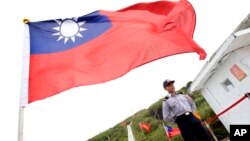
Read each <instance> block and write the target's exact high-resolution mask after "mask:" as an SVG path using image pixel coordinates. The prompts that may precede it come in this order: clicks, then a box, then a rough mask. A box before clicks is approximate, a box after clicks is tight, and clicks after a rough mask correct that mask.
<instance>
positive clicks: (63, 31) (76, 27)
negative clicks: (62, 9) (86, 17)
mask: <svg viewBox="0 0 250 141" xmlns="http://www.w3.org/2000/svg"><path fill="white" fill-rule="evenodd" d="M55 21H56V23H57V24H58V26H57V27H54V28H53V29H55V30H57V31H58V32H57V33H54V34H53V36H59V37H58V39H57V41H60V40H62V39H64V44H66V43H67V41H68V40H69V39H71V41H72V42H75V38H76V36H77V37H83V35H82V34H81V33H80V32H82V31H85V30H87V29H86V28H82V27H81V26H82V25H83V24H84V23H85V21H83V22H77V18H72V19H64V20H61V21H60V20H55Z"/></svg>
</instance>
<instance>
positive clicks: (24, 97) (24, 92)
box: [18, 19, 30, 141]
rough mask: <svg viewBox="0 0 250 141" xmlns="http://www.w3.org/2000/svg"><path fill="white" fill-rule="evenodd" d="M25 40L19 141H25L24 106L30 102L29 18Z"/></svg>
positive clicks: (25, 26) (26, 21)
mask: <svg viewBox="0 0 250 141" xmlns="http://www.w3.org/2000/svg"><path fill="white" fill-rule="evenodd" d="M23 22H24V23H25V25H24V28H25V30H24V42H23V58H22V59H23V60H22V61H23V62H22V76H21V93H20V105H19V117H18V141H23V129H24V108H25V106H26V105H27V104H28V85H29V84H28V83H29V82H28V80H29V60H30V59H29V58H30V37H29V27H28V25H27V23H28V22H29V20H27V19H24V20H23Z"/></svg>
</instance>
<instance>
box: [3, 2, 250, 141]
mask: <svg viewBox="0 0 250 141" xmlns="http://www.w3.org/2000/svg"><path fill="white" fill-rule="evenodd" d="M144 1H151V0H143V1H142V0H113V1H111V0H105V1H100V0H89V1H86V0H85V1H84V0H70V1H66V0H65V1H62V0H50V1H47V0H36V1H34V0H22V1H19V0H0V141H15V140H17V131H18V108H19V95H20V89H21V74H22V73H21V70H22V52H23V35H24V25H23V23H22V20H23V19H24V18H28V19H29V20H30V21H40V20H47V19H57V18H66V17H77V16H82V15H84V14H87V13H90V12H93V11H96V10H99V9H103V10H118V9H121V8H123V7H126V6H128V5H131V4H134V3H138V2H144ZM190 2H191V3H192V4H193V6H194V8H195V10H196V14H197V23H196V30H195V34H194V40H195V41H196V42H197V43H198V44H199V45H200V46H201V47H202V48H204V49H205V50H206V52H207V54H208V57H207V59H206V60H204V61H200V60H199V56H198V55H197V54H196V53H188V54H181V55H175V56H171V57H166V58H163V59H160V60H157V61H154V62H151V63H149V64H146V65H143V66H141V67H139V68H136V69H134V70H132V71H130V72H129V73H127V74H126V75H125V76H123V77H120V78H118V79H115V80H112V81H109V82H106V83H103V84H97V85H91V86H82V87H77V88H73V89H70V90H68V91H65V92H62V93H60V94H58V95H56V96H53V97H50V98H47V99H45V100H41V101H37V102H34V103H32V104H30V105H28V106H27V107H26V108H25V111H24V141H56V140H60V141H69V140H70V141H83V140H87V139H88V138H91V137H92V136H94V135H96V134H98V133H100V132H102V131H105V130H106V129H108V128H110V127H112V126H114V125H116V124H118V123H119V122H121V121H122V120H124V119H126V118H127V117H128V116H130V115H133V114H134V113H136V112H137V111H139V110H141V109H143V108H148V106H150V105H151V104H152V103H154V102H156V101H157V100H159V99H160V98H162V97H163V96H164V95H166V92H165V91H164V90H163V88H162V82H163V81H164V80H165V79H167V78H168V79H174V80H176V87H177V89H178V88H181V87H182V86H184V85H185V84H186V83H187V82H188V81H191V80H194V78H195V77H196V75H197V74H198V72H199V71H200V69H201V68H202V66H203V65H204V64H205V62H206V61H207V60H208V59H209V58H210V56H211V55H212V54H213V53H214V52H215V50H216V49H217V48H218V47H219V46H220V45H221V44H222V43H223V41H224V40H225V39H226V38H227V36H229V34H230V33H232V31H233V30H234V29H235V28H236V27H237V26H238V25H239V24H240V22H241V21H242V20H243V19H244V18H245V17H246V16H247V14H248V13H249V12H250V11H249V4H250V1H249V0H237V1H236V0H190Z"/></svg>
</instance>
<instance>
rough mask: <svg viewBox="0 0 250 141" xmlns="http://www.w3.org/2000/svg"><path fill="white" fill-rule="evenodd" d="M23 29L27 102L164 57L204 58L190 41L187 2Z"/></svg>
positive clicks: (146, 5)
mask: <svg viewBox="0 0 250 141" xmlns="http://www.w3.org/2000/svg"><path fill="white" fill-rule="evenodd" d="M28 26H29V37H30V38H29V39H30V45H29V46H30V70H29V90H28V93H29V95H28V102H29V103H30V102H33V101H36V100H41V99H44V98H47V97H49V96H53V95H55V94H57V93H60V92H62V91H65V90H68V89H70V88H72V87H77V86H83V85H91V84H97V83H103V82H107V81H109V80H112V79H115V78H118V77H120V76H122V75H124V74H126V73H127V72H128V71H130V70H131V69H134V68H136V67H138V66H140V65H143V64H146V63H149V62H151V61H154V60H157V59H160V58H163V57H166V56H170V55H175V54H180V53H189V52H196V53H198V54H199V55H200V59H204V58H205V57H206V53H205V51H204V50H203V49H202V48H200V47H199V46H198V45H197V44H196V43H195V42H194V41H193V40H192V36H193V32H194V27H195V12H194V9H193V7H192V5H191V4H190V3H189V2H187V1H180V2H169V1H157V2H152V3H139V4H136V5H133V6H130V7H127V8H125V9H122V10H119V11H117V12H110V11H102V10H100V11H96V12H93V13H91V14H88V15H85V16H82V17H78V18H68V19H56V20H47V21H41V22H29V23H28Z"/></svg>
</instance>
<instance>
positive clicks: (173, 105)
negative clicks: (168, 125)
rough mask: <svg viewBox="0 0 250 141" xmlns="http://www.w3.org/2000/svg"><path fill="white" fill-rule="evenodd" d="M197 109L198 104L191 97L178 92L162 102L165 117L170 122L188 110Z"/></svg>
mask: <svg viewBox="0 0 250 141" xmlns="http://www.w3.org/2000/svg"><path fill="white" fill-rule="evenodd" d="M195 109H196V106H195V104H194V101H193V100H192V98H191V97H189V96H188V95H182V94H178V93H176V94H175V95H171V96H170V97H169V98H168V99H167V100H165V101H163V103H162V114H163V119H164V120H166V121H169V122H175V118H176V117H178V116H180V115H182V114H184V113H186V112H194V111H195Z"/></svg>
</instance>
